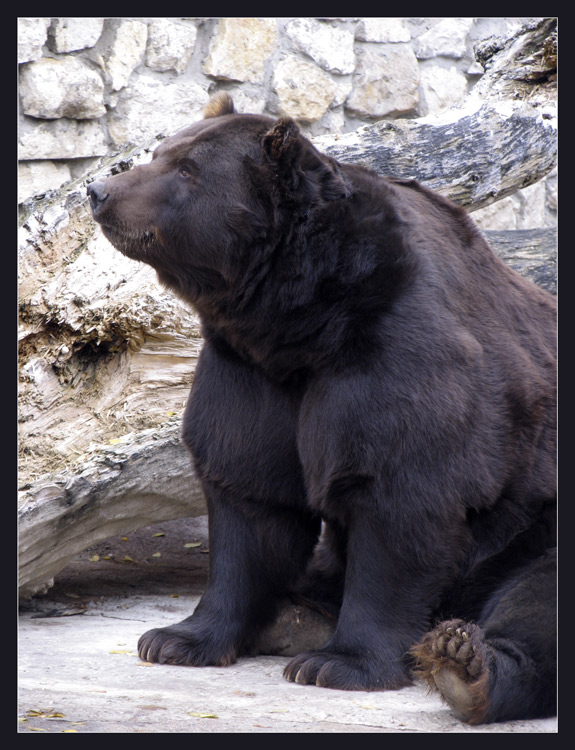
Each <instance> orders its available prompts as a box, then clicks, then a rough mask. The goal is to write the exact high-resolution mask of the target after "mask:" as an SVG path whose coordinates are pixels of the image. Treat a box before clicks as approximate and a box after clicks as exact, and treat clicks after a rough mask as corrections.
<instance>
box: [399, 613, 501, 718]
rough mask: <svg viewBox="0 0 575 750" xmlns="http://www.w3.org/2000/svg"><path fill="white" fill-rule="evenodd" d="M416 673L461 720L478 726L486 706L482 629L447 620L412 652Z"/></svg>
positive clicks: (460, 621)
mask: <svg viewBox="0 0 575 750" xmlns="http://www.w3.org/2000/svg"><path fill="white" fill-rule="evenodd" d="M411 654H412V656H413V657H414V659H415V674H416V675H417V676H419V677H421V678H422V679H423V680H425V681H426V682H427V684H428V685H429V687H430V688H431V689H432V690H436V691H438V692H439V693H440V695H441V697H442V698H443V699H444V700H445V702H446V703H447V704H448V705H449V706H450V707H451V709H452V710H453V712H454V714H455V715H456V716H457V718H458V719H460V720H461V721H465V722H467V723H468V724H480V723H481V722H482V721H483V720H484V718H485V716H486V714H487V707H488V683H489V670H488V667H487V662H488V647H487V645H486V643H485V640H484V636H483V632H482V630H481V628H480V627H479V626H477V625H474V624H473V623H468V622H464V621H463V620H446V621H444V622H441V623H439V625H437V627H436V628H434V629H433V630H432V631H430V632H429V633H427V634H426V635H425V636H424V637H423V638H422V639H421V641H420V642H419V643H417V644H416V645H415V646H414V647H413V648H412V649H411Z"/></svg>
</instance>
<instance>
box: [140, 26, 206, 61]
mask: <svg viewBox="0 0 575 750" xmlns="http://www.w3.org/2000/svg"><path fill="white" fill-rule="evenodd" d="M197 33H198V31H197V29H196V27H195V26H182V25H181V24H178V23H173V22H172V21H169V20H167V19H166V18H158V19H156V20H155V21H153V22H152V23H151V24H150V25H149V26H148V43H147V46H146V65H147V66H148V67H149V68H153V69H154V70H162V71H165V70H175V71H176V73H182V72H183V71H184V70H185V68H186V65H187V64H188V63H189V61H190V58H191V56H192V53H193V51H194V46H195V44H196V36H197Z"/></svg>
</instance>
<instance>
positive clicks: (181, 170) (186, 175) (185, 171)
mask: <svg viewBox="0 0 575 750" xmlns="http://www.w3.org/2000/svg"><path fill="white" fill-rule="evenodd" d="M178 174H179V175H180V177H182V179H184V180H189V179H190V177H191V176H192V172H191V170H190V168H189V167H186V166H185V165H184V164H180V166H179V167H178Z"/></svg>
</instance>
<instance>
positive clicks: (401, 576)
mask: <svg viewBox="0 0 575 750" xmlns="http://www.w3.org/2000/svg"><path fill="white" fill-rule="evenodd" d="M358 506H361V503H358ZM358 509H359V508H358ZM419 543H420V540H418V539H417V530H413V532H412V534H411V535H407V534H406V535H403V534H402V533H401V524H397V525H396V526H395V528H393V527H392V526H391V525H390V524H389V523H385V521H384V519H382V518H381V517H378V516H377V515H375V514H374V515H370V514H369V513H368V512H367V511H366V510H365V506H364V508H363V509H362V510H361V511H360V512H359V513H356V514H354V518H353V519H352V520H351V522H350V524H349V526H348V538H347V554H346V558H347V559H346V575H345V590H344V597H343V603H342V607H341V610H340V613H339V619H338V624H337V628H336V630H335V632H334V634H333V636H332V638H331V639H330V640H329V641H328V643H326V644H325V646H324V647H323V648H322V649H319V650H317V651H310V652H306V653H303V654H299V655H298V656H296V657H295V658H294V659H292V660H291V661H290V662H289V663H288V665H287V666H286V668H285V670H284V676H285V677H286V679H288V680H289V681H291V682H297V683H302V684H315V685H319V686H321V687H328V688H336V689H340V690H396V689H399V688H402V687H405V686H407V685H409V684H411V682H412V680H411V677H410V673H409V661H408V658H409V657H408V651H409V648H410V647H411V646H412V645H413V644H414V643H415V642H416V640H417V639H418V638H419V637H420V636H421V635H422V634H423V633H424V632H425V631H426V629H427V627H428V623H429V617H430V612H431V608H432V606H433V605H434V604H435V600H436V598H437V596H438V591H439V590H440V588H441V579H442V577H443V574H442V573H441V572H440V571H438V570H437V569H435V570H434V568H433V565H430V566H429V567H426V565H425V557H426V546H427V547H429V545H427V544H426V542H425V541H423V542H422V543H421V546H420V550H419V553H417V552H414V548H415V549H417V545H418V544H419ZM418 555H421V557H418Z"/></svg>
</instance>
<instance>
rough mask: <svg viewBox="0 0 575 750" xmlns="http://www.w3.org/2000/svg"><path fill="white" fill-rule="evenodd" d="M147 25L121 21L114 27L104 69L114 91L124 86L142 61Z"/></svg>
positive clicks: (139, 22) (138, 22)
mask: <svg viewBox="0 0 575 750" xmlns="http://www.w3.org/2000/svg"><path fill="white" fill-rule="evenodd" d="M147 35H148V27H147V25H146V24H145V23H142V22H141V21H121V22H120V23H119V24H118V26H117V27H116V29H115V35H114V41H113V43H112V46H111V48H110V51H109V54H108V57H107V59H106V60H104V61H103V64H104V70H105V71H106V74H107V76H108V77H109V81H110V85H111V87H112V89H113V90H114V91H119V90H120V89H122V88H124V86H126V84H127V83H128V80H129V78H130V76H131V74H132V73H133V71H134V69H135V68H136V67H137V66H138V65H139V64H140V63H141V62H142V61H143V59H144V54H145V51H146V39H147Z"/></svg>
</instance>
